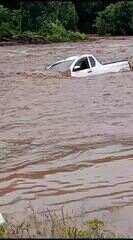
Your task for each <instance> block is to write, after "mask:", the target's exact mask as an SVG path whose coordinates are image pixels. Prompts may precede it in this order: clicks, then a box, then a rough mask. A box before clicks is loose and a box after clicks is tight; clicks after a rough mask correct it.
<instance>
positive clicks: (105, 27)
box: [96, 1, 133, 35]
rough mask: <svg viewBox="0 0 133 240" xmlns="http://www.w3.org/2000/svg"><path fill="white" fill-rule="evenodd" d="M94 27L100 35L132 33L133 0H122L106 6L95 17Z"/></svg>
mask: <svg viewBox="0 0 133 240" xmlns="http://www.w3.org/2000/svg"><path fill="white" fill-rule="evenodd" d="M96 28H97V31H98V33H99V34H102V35H104V34H111V35H132V34H133V2H132V1H131V2H128V1H122V2H118V3H116V4H111V5H109V6H108V7H106V8H105V10H104V11H102V12H100V13H99V15H98V16H97V18H96Z"/></svg>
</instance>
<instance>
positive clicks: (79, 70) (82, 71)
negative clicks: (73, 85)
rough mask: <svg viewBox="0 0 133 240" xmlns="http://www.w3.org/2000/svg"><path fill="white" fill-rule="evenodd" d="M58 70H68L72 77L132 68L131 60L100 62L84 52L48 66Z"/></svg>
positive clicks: (132, 62)
mask: <svg viewBox="0 0 133 240" xmlns="http://www.w3.org/2000/svg"><path fill="white" fill-rule="evenodd" d="M48 69H54V70H57V71H59V72H64V73H65V72H68V73H69V75H70V76H72V77H87V76H91V75H97V74H104V73H111V72H120V71H130V70H133V61H132V60H130V61H129V60H123V61H117V62H112V63H106V64H102V63H100V62H99V61H98V60H97V59H96V57H94V56H93V55H88V54H84V55H81V56H72V57H68V58H66V59H64V60H61V61H58V62H56V63H54V64H52V65H50V66H49V67H48Z"/></svg>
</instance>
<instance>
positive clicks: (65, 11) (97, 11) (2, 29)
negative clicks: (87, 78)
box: [0, 0, 133, 43]
mask: <svg viewBox="0 0 133 240" xmlns="http://www.w3.org/2000/svg"><path fill="white" fill-rule="evenodd" d="M3 2H4V1H2V0H0V4H1V3H3ZM112 2H114V1H113V0H112V1H111V0H110V1H89V0H88V1H84V0H83V1H80V2H79V3H78V4H77V2H76V1H74V0H73V1H68V2H67V1H66V2H65V1H45V2H44V1H43V0H42V1H30V0H29V1H25V0H23V1H22V0H21V1H19V3H20V4H19V5H18V4H17V6H16V8H11V6H10V5H9V4H8V5H9V6H8V7H9V8H7V6H6V4H4V5H0V41H7V40H12V41H23V42H28V43H34V42H35V43H40V42H44V43H45V42H61V41H70V40H72V41H76V40H85V39H87V35H86V34H90V33H98V34H101V35H106V34H110V35H132V34H133V1H131V2H130V1H115V3H112Z"/></svg>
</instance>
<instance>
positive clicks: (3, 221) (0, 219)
mask: <svg viewBox="0 0 133 240" xmlns="http://www.w3.org/2000/svg"><path fill="white" fill-rule="evenodd" d="M4 223H5V219H4V217H3V216H2V214H1V213H0V225H2V224H4Z"/></svg>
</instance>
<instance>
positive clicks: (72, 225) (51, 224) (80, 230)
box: [0, 208, 118, 239]
mask: <svg viewBox="0 0 133 240" xmlns="http://www.w3.org/2000/svg"><path fill="white" fill-rule="evenodd" d="M31 210H32V211H31V214H30V215H29V217H28V218H27V219H26V220H25V221H23V222H21V223H19V224H18V223H16V222H15V221H14V220H12V221H8V220H7V221H6V224H5V225H4V226H1V227H0V238H16V239H17V238H63V239H79V238H89V239H92V238H97V239H99V238H100V239H101V238H102V239H104V238H117V237H118V236H117V235H116V234H114V233H112V232H111V231H109V230H106V229H105V224H104V222H103V221H102V220H99V219H97V218H94V219H91V220H88V221H86V222H85V223H83V224H82V227H81V226H79V224H77V223H76V220H75V219H73V218H71V217H69V216H65V215H64V213H63V211H62V210H61V214H57V213H56V212H55V211H53V212H51V211H49V210H47V211H44V212H43V214H42V216H41V218H40V217H39V216H38V214H37V213H36V212H35V211H34V209H33V208H31Z"/></svg>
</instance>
